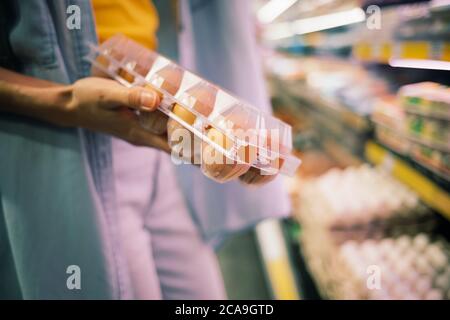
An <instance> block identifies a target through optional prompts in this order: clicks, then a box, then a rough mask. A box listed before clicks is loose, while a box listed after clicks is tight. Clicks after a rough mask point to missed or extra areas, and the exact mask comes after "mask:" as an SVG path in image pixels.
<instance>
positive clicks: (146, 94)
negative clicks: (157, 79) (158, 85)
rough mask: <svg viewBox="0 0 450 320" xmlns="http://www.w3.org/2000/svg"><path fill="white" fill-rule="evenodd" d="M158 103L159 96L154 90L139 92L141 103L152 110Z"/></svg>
mask: <svg viewBox="0 0 450 320" xmlns="http://www.w3.org/2000/svg"><path fill="white" fill-rule="evenodd" d="M158 104H159V97H158V95H157V94H156V93H155V92H152V91H142V93H141V105H142V106H143V107H147V108H148V109H151V110H154V109H156V107H157V106H158Z"/></svg>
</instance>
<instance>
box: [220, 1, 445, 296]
mask: <svg viewBox="0 0 450 320" xmlns="http://www.w3.org/2000/svg"><path fill="white" fill-rule="evenodd" d="M254 11H255V23H256V24H257V30H258V34H257V37H258V40H259V42H260V44H261V54H262V55H263V56H264V64H265V70H266V75H267V85H268V87H269V88H270V92H271V96H272V104H273V108H274V112H275V114H276V115H277V116H278V117H280V118H281V119H282V120H284V121H286V122H288V123H289V124H290V125H292V127H293V131H294V145H295V148H296V150H297V155H298V156H299V157H300V158H301V159H302V161H303V164H302V166H301V167H300V169H299V171H298V173H297V175H296V176H295V177H293V178H287V179H286V184H287V185H288V188H289V191H290V195H291V198H292V202H293V213H292V218H290V219H287V220H286V221H282V222H275V221H267V222H264V223H262V224H260V225H258V226H257V228H256V231H255V232H253V231H249V232H247V233H242V234H239V235H237V236H236V237H234V238H232V239H230V240H229V241H228V242H227V243H226V244H225V245H224V247H223V248H222V249H221V251H220V252H219V258H220V262H221V265H222V269H223V271H224V277H225V283H226V285H227V290H228V294H229V297H230V298H232V299H233V298H237V299H241V298H252V299H258V298H261V299H263V298H276V299H298V298H300V299H317V298H322V299H450V244H449V234H450V232H449V230H450V223H449V220H450V195H449V180H450V156H449V152H450V127H449V125H448V123H449V121H450V89H449V88H448V87H447V86H448V85H449V70H450V42H449V41H450V1H352V0H340V1H339V0H320V1H319V0H298V1H297V0H257V1H254Z"/></svg>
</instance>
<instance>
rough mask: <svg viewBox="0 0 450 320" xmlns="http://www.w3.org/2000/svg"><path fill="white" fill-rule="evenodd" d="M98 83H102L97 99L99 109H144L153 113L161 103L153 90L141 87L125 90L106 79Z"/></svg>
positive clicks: (125, 88)
mask: <svg viewBox="0 0 450 320" xmlns="http://www.w3.org/2000/svg"><path fill="white" fill-rule="evenodd" d="M99 81H101V82H103V83H102V86H103V87H102V90H101V91H100V92H99V97H98V98H99V104H100V106H101V107H104V108H107V109H113V108H117V107H119V106H126V107H129V108H132V109H140V108H144V109H145V110H147V111H154V110H156V108H158V106H159V103H160V102H161V101H160V98H159V95H158V93H157V92H156V91H154V90H151V89H145V88H142V87H133V88H127V87H124V86H122V85H120V84H118V83H116V82H115V81H112V80H106V79H99ZM105 84H106V86H105Z"/></svg>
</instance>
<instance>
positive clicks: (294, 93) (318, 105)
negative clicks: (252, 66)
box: [272, 79, 371, 132]
mask: <svg viewBox="0 0 450 320" xmlns="http://www.w3.org/2000/svg"><path fill="white" fill-rule="evenodd" d="M272 82H274V85H275V86H276V87H277V89H278V90H279V92H282V93H283V95H288V96H290V97H292V98H295V99H300V100H302V101H305V102H306V103H307V104H308V105H310V106H313V107H314V109H316V111H318V112H322V113H324V114H327V115H330V116H331V117H333V118H334V119H337V120H339V121H341V122H342V123H345V124H346V125H348V127H349V128H352V129H354V130H356V131H361V132H367V131H369V130H370V129H371V125H370V121H369V120H368V119H367V118H366V117H363V116H360V115H358V114H356V113H354V112H352V111H350V110H349V109H347V108H346V107H345V106H343V105H341V104H339V103H337V102H335V101H331V100H329V99H325V98H323V96H322V95H321V94H320V93H318V92H317V91H316V90H314V89H312V88H310V87H308V86H307V85H306V84H304V83H301V82H298V81H296V82H293V83H286V82H283V80H281V79H272Z"/></svg>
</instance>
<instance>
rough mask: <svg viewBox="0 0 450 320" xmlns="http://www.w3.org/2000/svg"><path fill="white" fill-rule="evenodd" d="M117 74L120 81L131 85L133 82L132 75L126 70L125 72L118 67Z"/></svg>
mask: <svg viewBox="0 0 450 320" xmlns="http://www.w3.org/2000/svg"><path fill="white" fill-rule="evenodd" d="M117 74H118V75H119V77H121V78H122V79H124V80H125V81H127V82H129V83H133V82H134V75H132V74H131V73H130V72H129V71H128V70H126V69H125V68H122V67H120V68H119V69H118V70H117Z"/></svg>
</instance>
